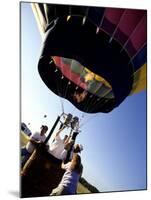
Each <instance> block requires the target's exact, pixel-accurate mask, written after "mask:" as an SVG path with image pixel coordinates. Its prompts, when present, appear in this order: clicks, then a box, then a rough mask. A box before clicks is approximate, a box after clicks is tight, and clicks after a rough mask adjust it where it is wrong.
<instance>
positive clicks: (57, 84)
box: [49, 58, 64, 113]
mask: <svg viewBox="0 0 151 200" xmlns="http://www.w3.org/2000/svg"><path fill="white" fill-rule="evenodd" d="M52 63H54V60H53V59H52V58H51V61H50V62H49V64H50V65H51V64H52ZM54 64H55V63H54ZM58 71H59V70H58V69H57V67H56V69H55V73H58ZM60 82H61V80H60V79H59V81H57V80H56V81H55V83H56V86H57V92H58V95H57V96H58V98H59V100H60V104H61V110H62V113H64V105H63V100H62V97H60V95H61V92H60V85H61V84H60Z"/></svg>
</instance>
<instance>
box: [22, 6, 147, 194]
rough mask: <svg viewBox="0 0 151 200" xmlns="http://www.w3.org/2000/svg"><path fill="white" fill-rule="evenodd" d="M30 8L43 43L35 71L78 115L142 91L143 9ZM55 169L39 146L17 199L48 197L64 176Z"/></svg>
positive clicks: (53, 161)
mask: <svg viewBox="0 0 151 200" xmlns="http://www.w3.org/2000/svg"><path fill="white" fill-rule="evenodd" d="M31 5H32V9H33V12H34V15H35V17H36V20H37V24H38V27H39V30H40V33H41V36H42V40H43V48H42V52H41V56H40V58H39V62H38V71H39V74H40V77H41V78H42V80H43V82H44V83H45V84H46V86H47V87H48V88H49V89H50V90H51V91H52V92H54V93H55V94H57V95H58V96H60V97H63V98H65V99H67V100H69V101H70V102H71V103H72V104H73V105H74V106H75V107H76V108H78V109H79V110H81V111H83V112H87V113H98V112H104V113H108V112H110V111H111V110H113V109H114V108H116V107H117V106H119V105H120V104H121V103H122V102H123V101H124V99H125V98H126V97H127V96H129V95H132V94H134V93H136V92H139V91H141V90H143V89H145V87H146V61H147V58H146V57H147V53H146V51H147V44H146V40H147V39H146V38H147V28H146V26H147V13H146V11H145V10H138V9H120V8H100V7H87V6H70V5H54V4H53V5H51V4H42V3H32V4H31ZM59 120H60V118H59V117H58V118H57V120H56V122H55V124H54V126H53V128H52V130H51V132H53V130H54V128H55V126H56V124H57V123H58V122H59ZM77 121H78V119H76V118H74V121H73V122H74V123H72V126H73V127H75V125H76V124H77ZM77 133H78V132H77ZM49 135H51V134H49ZM48 139H49V137H47V141H48ZM47 141H46V142H47ZM60 166H61V161H60V160H58V159H55V158H53V157H52V156H51V157H50V155H49V154H48V152H46V151H45V150H44V148H40V147H39V149H37V150H36V151H35V152H34V153H33V155H32V156H31V158H30V159H29V161H28V162H27V163H26V165H25V167H24V169H23V171H22V178H21V190H22V197H34V196H47V195H49V194H50V193H51V190H52V189H53V188H55V187H56V186H57V185H58V184H59V182H60V180H61V177H62V175H63V173H64V171H62V169H61V167H60ZM41 174H42V176H41ZM52 180H53V181H52Z"/></svg>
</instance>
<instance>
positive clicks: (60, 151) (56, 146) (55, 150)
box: [48, 127, 73, 160]
mask: <svg viewBox="0 0 151 200" xmlns="http://www.w3.org/2000/svg"><path fill="white" fill-rule="evenodd" d="M64 128H65V127H62V128H61V129H60V130H59V131H58V132H57V133H56V136H55V138H54V140H53V142H52V144H51V145H50V148H49V151H48V152H49V153H50V154H51V155H53V156H54V157H55V158H57V159H59V160H65V159H66V156H67V151H68V150H69V148H70V146H71V145H72V144H73V141H72V140H70V135H69V136H68V135H65V136H64V138H63V139H61V137H60V132H61V131H62V130H63V129H64ZM69 140H70V141H69Z"/></svg>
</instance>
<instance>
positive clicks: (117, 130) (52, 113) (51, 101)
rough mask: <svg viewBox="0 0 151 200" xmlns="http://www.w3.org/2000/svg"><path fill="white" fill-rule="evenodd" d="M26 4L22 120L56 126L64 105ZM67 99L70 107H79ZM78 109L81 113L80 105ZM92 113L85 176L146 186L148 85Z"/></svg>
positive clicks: (108, 183) (83, 136) (86, 131)
mask: <svg viewBox="0 0 151 200" xmlns="http://www.w3.org/2000/svg"><path fill="white" fill-rule="evenodd" d="M21 5H22V9H21V11H22V12H21V43H22V45H21V104H22V108H21V121H23V122H25V123H29V122H30V123H31V125H30V128H31V130H32V131H33V132H34V131H37V130H39V127H40V125H41V124H43V123H45V124H47V125H48V126H49V128H51V126H52V125H53V123H54V121H55V119H56V117H57V115H59V114H60V113H61V105H60V99H59V98H58V97H57V96H56V95H55V94H53V93H52V92H51V91H50V90H49V89H48V88H47V87H46V86H45V84H44V83H43V82H42V80H41V78H40V76H39V74H38V69H37V63H38V59H39V56H40V51H41V47H42V40H41V36H40V33H39V31H38V27H37V24H36V21H35V19H34V15H33V13H32V9H31V7H30V4H29V3H22V4H21ZM62 101H63V103H64V107H65V111H66V112H67V113H68V112H70V111H71V110H74V107H73V106H72V104H71V103H69V102H68V101H66V100H62ZM44 114H47V118H44V117H43V116H44ZM74 114H75V115H78V116H79V117H80V116H81V115H82V113H81V112H80V111H78V110H77V109H76V110H75V111H74ZM91 116H94V118H93V117H92V118H91V119H90V120H89V121H88V122H87V123H85V125H84V126H83V127H82V132H81V133H80V134H79V135H78V138H77V142H79V143H82V144H83V146H84V151H83V152H82V154H81V156H82V161H83V165H84V172H83V176H84V177H85V178H86V179H87V180H88V181H89V182H90V183H91V184H93V185H95V186H96V187H97V188H98V189H99V190H100V191H119V190H133V189H145V188H146V91H142V92H140V93H139V94H135V95H133V96H130V97H128V98H127V99H126V100H125V101H124V102H123V103H122V104H121V105H120V106H119V107H118V108H116V109H114V110H113V111H112V112H110V113H108V114H103V113H99V114H96V115H95V114H94V115H91ZM89 117H90V116H89V115H86V116H85V118H84V120H87V118H89Z"/></svg>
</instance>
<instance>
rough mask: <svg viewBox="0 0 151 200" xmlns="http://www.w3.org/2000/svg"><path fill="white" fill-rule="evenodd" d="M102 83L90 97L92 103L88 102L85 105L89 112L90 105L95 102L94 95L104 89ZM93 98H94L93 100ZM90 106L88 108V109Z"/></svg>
mask: <svg viewBox="0 0 151 200" xmlns="http://www.w3.org/2000/svg"><path fill="white" fill-rule="evenodd" d="M102 85H103V84H102V83H100V86H99V87H98V88H97V89H96V90H95V93H94V94H91V95H90V97H89V98H91V99H90V101H88V102H87V103H86V104H85V108H87V109H86V110H87V111H88V107H89V106H88V105H90V102H92V101H93V98H94V97H95V96H94V95H95V94H96V92H97V91H98V90H99V89H100V88H101V87H102ZM92 97H93V98H92ZM87 106H88V107H87Z"/></svg>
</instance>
